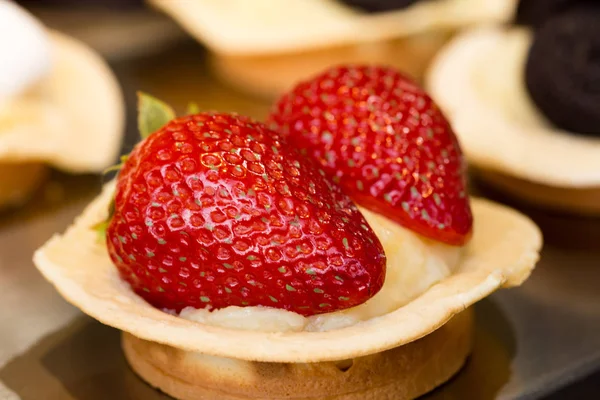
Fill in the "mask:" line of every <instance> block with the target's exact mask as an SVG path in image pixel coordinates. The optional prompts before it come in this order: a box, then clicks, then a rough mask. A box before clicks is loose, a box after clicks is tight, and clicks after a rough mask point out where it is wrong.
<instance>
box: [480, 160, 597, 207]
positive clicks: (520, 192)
mask: <svg viewBox="0 0 600 400" xmlns="http://www.w3.org/2000/svg"><path fill="white" fill-rule="evenodd" d="M477 175H478V177H479V179H481V180H482V181H484V182H485V183H487V184H488V185H490V186H491V187H492V186H493V187H495V188H496V189H498V190H500V191H502V192H504V193H507V194H509V195H511V197H513V198H514V199H516V200H519V201H521V202H522V203H524V204H533V205H537V206H540V207H543V208H544V209H552V210H557V211H561V212H565V213H569V214H571V215H573V214H578V215H582V216H592V217H593V216H599V215H600V186H598V187H592V188H563V187H556V186H548V185H544V184H540V183H536V182H531V181H528V180H525V179H519V178H515V177H513V176H510V175H506V174H502V173H499V172H497V171H490V170H480V171H477Z"/></svg>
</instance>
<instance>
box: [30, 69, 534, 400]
mask: <svg viewBox="0 0 600 400" xmlns="http://www.w3.org/2000/svg"><path fill="white" fill-rule="evenodd" d="M139 109H140V119H139V122H140V124H139V125H140V132H141V134H142V137H143V140H142V141H141V142H140V143H139V144H138V145H137V146H136V147H135V148H134V150H133V151H132V153H131V154H130V155H129V156H128V157H127V159H126V160H125V161H124V163H123V165H122V166H121V170H120V172H119V175H118V177H117V179H116V181H115V182H112V183H110V184H108V185H107V186H106V188H105V190H104V192H103V193H102V194H101V195H100V196H99V197H98V198H97V199H96V200H95V201H93V202H92V204H91V205H90V206H89V207H88V208H87V209H86V210H85V211H84V213H83V214H82V215H81V216H80V217H79V218H78V219H77V220H76V221H75V223H74V224H73V226H71V227H70V228H69V229H68V230H67V231H66V232H65V233H64V234H62V235H56V236H55V237H53V238H52V239H51V240H50V241H49V242H47V243H46V244H45V245H44V246H43V247H42V248H41V249H39V250H38V251H37V252H36V254H35V256H34V261H35V263H36V265H37V267H38V269H39V270H40V271H41V272H42V274H43V275H44V276H45V277H46V278H47V279H48V280H49V281H50V282H52V283H53V284H54V285H55V286H56V288H57V289H58V291H59V292H60V293H61V294H62V295H63V296H64V297H65V298H66V299H67V300H69V301H70V302H72V303H73V304H75V305H76V306H78V307H79V308H81V309H82V310H83V311H84V312H86V313H87V314H89V315H91V316H92V317H94V318H96V319H98V320H99V321H101V322H103V323H105V324H108V325H111V326H113V327H115V328H118V329H120V330H122V331H123V340H122V345H123V349H124V352H125V356H126V358H127V360H128V362H129V363H130V365H131V367H132V368H133V370H134V371H135V372H136V373H138V374H139V375H140V376H141V377H142V378H143V379H144V380H146V381H147V382H148V383H149V384H151V385H153V386H155V387H157V388H159V389H160V390H162V391H163V392H165V393H167V394H169V395H171V396H173V397H175V398H177V399H182V400H200V399H227V400H234V399H259V398H260V399H323V398H329V399H339V400H341V399H344V400H353V399H397V400H401V399H413V398H416V397H418V396H420V395H422V394H424V393H426V392H429V391H430V390H432V389H434V388H435V387H437V386H439V385H440V384H442V383H443V382H445V381H447V380H448V379H449V378H450V377H451V376H453V375H454V374H455V373H457V372H458V371H459V369H460V368H461V366H462V365H463V364H464V362H465V360H466V358H467V357H468V355H469V353H470V351H471V335H472V327H473V315H472V311H471V309H470V308H469V307H470V306H471V305H472V304H473V303H475V302H476V301H478V300H479V299H481V298H483V297H485V296H487V295H488V294H490V293H491V292H493V291H494V290H496V289H498V288H501V287H512V286H517V285H520V284H521V283H522V282H523V281H524V280H525V279H526V278H527V277H528V276H529V274H530V273H531V271H532V269H533V267H534V265H535V263H536V261H537V259H538V252H539V249H540V246H541V235H540V233H539V230H538V229H537V227H536V226H535V225H534V224H533V223H532V222H531V221H530V220H529V219H527V218H526V217H524V216H523V215H521V214H519V213H517V212H515V211H513V210H511V209H508V208H506V207H504V206H500V205H497V204H494V203H492V202H489V201H486V200H483V199H475V198H470V197H469V196H468V195H467V193H466V188H465V164H464V162H463V158H462V155H461V150H460V147H459V145H458V142H457V140H456V137H455V136H454V134H453V132H452V129H451V127H450V125H449V124H448V122H447V121H446V120H445V118H444V117H443V115H442V114H441V112H440V110H439V109H438V108H437V106H436V105H435V104H434V103H433V102H432V101H431V99H430V98H429V96H428V95H427V94H426V93H425V92H424V91H423V90H422V89H421V88H420V87H418V86H417V85H416V84H415V83H414V82H413V81H412V80H410V79H409V78H407V77H406V76H404V75H402V74H401V73H399V72H397V71H395V70H394V69H391V68H384V67H374V66H369V67H367V66H364V67H363V66H344V67H337V68H333V69H330V70H327V71H325V72H323V73H321V74H320V75H318V76H316V77H314V78H312V79H311V80H309V81H306V82H303V83H300V84H298V85H297V86H296V87H295V88H294V89H293V90H292V91H290V92H289V93H287V94H285V95H284V96H283V97H282V98H281V99H280V100H279V101H278V102H277V103H276V104H275V105H274V107H273V110H272V113H271V114H270V116H269V118H268V121H267V122H266V123H261V122H257V121H253V120H251V119H250V118H247V117H244V116H239V115H233V114H225V113H220V112H202V113H198V112H195V111H194V112H191V113H189V115H185V116H181V117H175V115H174V113H173V111H172V109H170V107H168V106H167V105H165V104H164V103H162V102H160V101H158V100H156V99H154V98H152V97H150V96H147V95H141V97H140V107H139Z"/></svg>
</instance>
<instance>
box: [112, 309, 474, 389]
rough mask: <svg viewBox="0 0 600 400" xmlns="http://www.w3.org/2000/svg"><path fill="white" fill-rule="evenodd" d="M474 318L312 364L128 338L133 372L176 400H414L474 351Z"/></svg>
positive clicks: (468, 314) (462, 315)
mask: <svg viewBox="0 0 600 400" xmlns="http://www.w3.org/2000/svg"><path fill="white" fill-rule="evenodd" d="M472 327H473V311H472V309H470V308H469V309H467V310H465V311H463V312H462V313H460V314H458V315H456V316H455V317H454V318H452V319H451V320H450V321H448V323H446V324H445V325H443V326H442V327H440V328H439V329H437V330H436V331H434V332H432V333H430V334H429V335H427V336H425V337H423V338H421V339H419V340H417V341H415V342H412V343H409V344H407V345H404V346H400V347H396V348H394V349H390V350H387V351H384V352H381V353H376V354H372V355H367V356H363V357H358V358H355V359H350V360H344V361H341V362H334V361H331V362H321V363H312V364H305V363H299V364H289V363H287V364H283V363H264V362H253V361H240V360H233V359H224V358H218V357H211V356H204V355H200V354H198V353H190V352H186V351H184V350H179V349H176V348H174V347H170V346H166V345H162V344H158V343H154V342H149V341H146V340H142V339H138V338H136V337H135V336H133V335H131V334H128V333H123V336H122V345H123V349H124V351H125V356H126V358H127V361H128V362H129V364H130V365H131V367H132V368H133V370H134V371H135V372H136V373H137V374H138V375H140V376H141V377H142V378H143V379H144V380H145V381H147V382H148V383H149V384H150V385H152V386H154V387H156V388H158V389H160V390H162V391H163V392H165V393H167V394H169V395H170V396H173V397H175V398H177V399H179V400H207V399H219V400H242V399H244V400H246V399H248V400H249V399H272V400H274V399H277V400H283V399H297V400H309V399H324V398H327V399H331V400H368V399H373V400H375V399H377V400H384V399H390V400H392V399H393V400H409V399H414V398H417V397H419V396H421V395H423V394H425V393H427V392H429V391H431V390H432V389H434V388H435V387H437V386H439V385H440V384H442V383H443V382H445V381H447V380H448V379H449V378H450V377H452V376H453V375H454V374H455V373H457V372H458V370H459V369H460V368H461V367H462V366H463V364H464V362H465V360H466V358H467V356H468V354H469V353H470V351H471V344H472V343H471V342H472Z"/></svg>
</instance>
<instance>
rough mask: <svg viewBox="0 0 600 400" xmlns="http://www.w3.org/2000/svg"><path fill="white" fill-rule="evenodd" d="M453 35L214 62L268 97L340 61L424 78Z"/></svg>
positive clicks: (223, 57) (228, 78)
mask: <svg viewBox="0 0 600 400" xmlns="http://www.w3.org/2000/svg"><path fill="white" fill-rule="evenodd" d="M451 35H452V34H451V32H450V31H445V30H438V31H432V32H426V33H419V34H415V35H411V36H409V37H406V38H402V39H395V40H387V41H381V42H368V43H362V44H354V45H347V46H337V47H332V48H329V49H319V50H309V51H303V52H296V53H283V54H275V55H265V56H235V55H227V54H222V53H212V54H211V55H210V64H211V66H212V69H213V73H214V74H215V75H217V76H218V77H219V78H220V79H221V80H222V81H224V82H226V83H227V84H229V85H231V86H233V87H235V88H237V89H239V90H242V91H244V92H247V93H250V94H252V95H255V96H259V97H264V98H274V97H277V96H279V95H280V94H281V93H283V92H285V91H286V90H288V89H291V88H292V87H293V86H294V85H296V84H297V83H298V82H300V81H302V80H304V79H308V78H310V77H312V76H313V75H316V74H317V73H319V72H321V71H323V70H325V69H327V68H330V67H331V66H334V65H339V64H378V65H387V66H392V67H395V68H397V69H399V70H401V71H403V72H404V73H406V74H408V75H410V76H411V77H413V78H414V79H416V80H418V81H421V80H422V79H423V72H424V71H425V70H426V68H427V66H428V65H429V63H430V61H431V60H432V59H433V57H434V55H435V54H436V53H437V51H438V50H439V49H440V48H442V47H443V46H444V44H446V43H447V41H448V40H449V39H450V37H451Z"/></svg>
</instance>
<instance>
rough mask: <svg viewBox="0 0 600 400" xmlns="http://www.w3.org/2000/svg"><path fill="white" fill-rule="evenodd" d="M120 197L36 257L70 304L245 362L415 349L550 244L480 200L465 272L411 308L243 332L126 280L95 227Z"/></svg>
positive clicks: (98, 204) (97, 204)
mask: <svg viewBox="0 0 600 400" xmlns="http://www.w3.org/2000/svg"><path fill="white" fill-rule="evenodd" d="M113 191H114V184H109V185H107V187H106V188H105V190H104V192H103V194H102V195H101V196H100V197H99V198H97V199H96V200H95V201H94V202H92V204H91V205H90V206H89V207H88V208H87V209H86V210H85V211H84V213H83V214H82V215H81V216H80V217H79V218H78V219H77V221H76V222H75V224H74V225H73V226H72V227H71V228H69V229H68V230H67V232H66V233H65V234H63V235H56V236H54V237H53V238H52V239H51V240H50V241H49V242H47V243H46V244H45V245H44V246H43V247H42V248H41V249H39V250H38V251H37V252H36V253H35V255H34V261H35V264H36V265H37V267H38V269H39V270H40V271H41V272H42V274H43V275H44V276H45V277H46V279H48V280H49V281H50V282H52V283H53V284H54V285H55V286H56V288H57V289H58V291H59V292H60V293H61V294H62V295H63V296H64V297H65V298H66V299H67V300H68V301H70V302H71V303H73V304H74V305H76V306H77V307H79V308H80V309H81V310H83V311H84V312H85V313H87V314H89V315H91V316H92V317H94V318H96V319H98V320H99V321H101V322H103V323H105V324H107V325H110V326H113V327H116V328H118V329H121V330H123V331H126V332H129V333H131V334H133V335H135V336H137V337H139V338H142V339H145V340H148V341H152V342H157V343H163V344H166V345H169V346H172V347H176V348H180V349H183V350H188V351H193V352H198V353H203V354H210V355H215V356H221V357H230V358H237V359H244V360H255V361H270V362H318V361H330V360H340V359H346V358H354V357H360V356H362V355H367V354H373V353H377V352H382V351H385V350H388V349H391V348H394V347H398V346H401V345H404V344H407V343H410V342H413V341H415V340H417V339H419V338H421V337H423V336H426V335H427V334H429V333H430V332H432V331H434V330H435V329H437V328H439V327H440V326H442V325H443V324H444V323H446V322H447V321H448V320H449V319H450V318H452V317H453V316H454V315H456V314H457V313H459V312H461V311H463V310H464V309H465V308H467V307H469V306H470V305H472V304H473V303H475V302H476V301H478V300H480V299H481V298H483V297H485V296H487V295H488V294H490V293H491V292H493V291H494V290H496V289H498V288H500V287H511V286H516V285H519V284H521V282H523V281H524V280H525V279H526V278H527V277H528V276H529V274H530V273H531V271H532V269H533V267H534V265H535V263H536V261H537V259H538V257H539V250H540V247H541V243H542V240H541V234H540V232H539V230H538V228H537V227H536V226H535V224H533V223H532V222H531V221H530V220H529V219H527V218H526V217H524V216H523V215H521V214H519V213H518V212H516V211H513V210H511V209H509V208H506V207H503V206H500V205H497V204H494V203H491V202H489V201H486V200H481V199H473V201H472V205H473V212H474V220H475V226H474V235H473V238H472V239H471V241H470V243H469V244H468V245H467V246H466V247H465V249H464V256H463V258H462V260H461V262H460V263H459V265H458V266H457V269H456V271H455V272H454V273H453V275H451V276H450V277H448V278H446V279H444V280H442V281H440V282H439V283H437V284H435V285H434V286H432V287H431V288H429V289H428V290H426V291H425V292H424V293H422V294H421V295H420V296H418V297H417V298H415V299H414V300H413V301H411V302H410V303H409V304H407V305H405V306H403V307H400V308H399V309H397V310H395V311H392V312H390V313H387V314H384V315H382V316H380V317H375V318H372V319H369V320H366V321H362V322H360V323H357V324H355V325H352V326H349V327H345V328H342V329H335V330H330V331H326V332H305V331H304V332H286V333H282V332H255V331H241V330H238V329H228V328H222V327H217V326H210V325H206V324H201V323H198V322H193V321H188V320H185V319H183V318H179V317H177V316H174V315H171V314H168V313H165V312H162V311H160V310H157V309H155V308H153V307H152V306H150V305H149V304H148V303H146V302H145V301H144V300H143V299H142V298H140V297H138V296H137V295H135V294H134V293H133V292H132V291H131V290H130V288H129V287H128V286H127V285H126V284H125V283H124V282H123V281H122V280H121V279H120V278H119V276H118V273H117V270H116V268H114V266H113V264H112V263H111V261H110V258H109V257H108V254H107V252H106V248H105V247H104V246H103V245H102V244H101V243H99V242H98V238H97V234H96V232H95V231H94V230H93V229H92V227H93V226H94V225H95V224H96V223H98V222H99V221H101V220H103V219H104V218H106V215H107V210H108V204H109V201H110V199H111V197H112V195H113ZM248 343H252V346H248Z"/></svg>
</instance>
